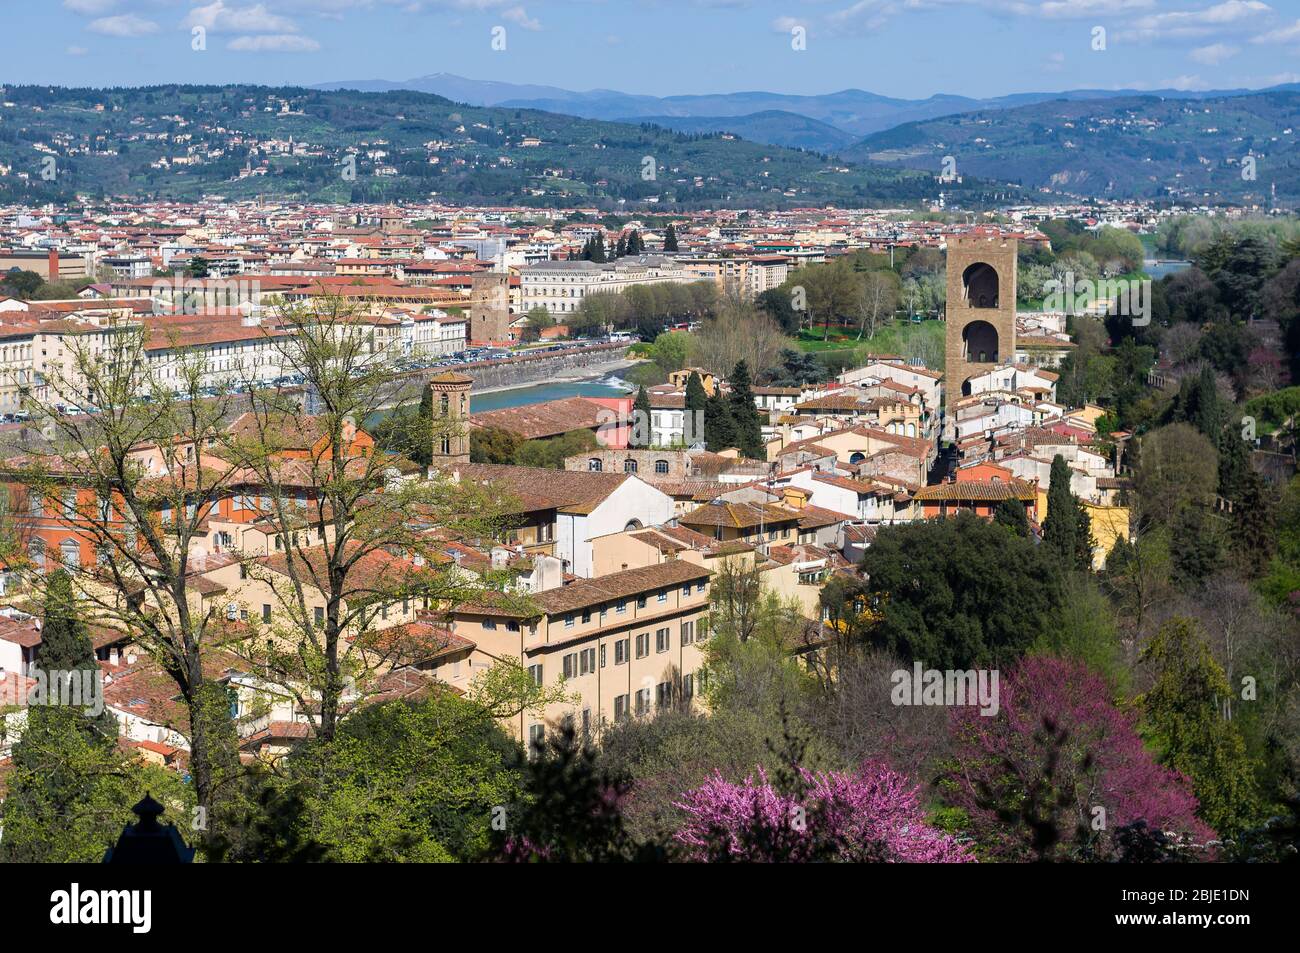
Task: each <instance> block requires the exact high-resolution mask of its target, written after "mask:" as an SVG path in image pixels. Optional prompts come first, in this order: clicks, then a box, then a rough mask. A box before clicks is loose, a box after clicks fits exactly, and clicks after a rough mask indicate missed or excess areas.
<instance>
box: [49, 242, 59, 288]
mask: <svg viewBox="0 0 1300 953" xmlns="http://www.w3.org/2000/svg"><path fill="white" fill-rule="evenodd" d="M48 270H49V273H50V277H49V278H48V279H47V280H48V281H49V282H50V284H54V282H56V281H58V280H59V250H58V249H57V248H51V249H50V258H49V268H48Z"/></svg>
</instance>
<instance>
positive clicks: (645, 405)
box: [629, 384, 654, 450]
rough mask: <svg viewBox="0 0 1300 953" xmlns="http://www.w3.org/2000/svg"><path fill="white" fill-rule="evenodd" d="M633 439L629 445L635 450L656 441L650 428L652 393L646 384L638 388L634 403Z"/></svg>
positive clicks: (642, 448)
mask: <svg viewBox="0 0 1300 953" xmlns="http://www.w3.org/2000/svg"><path fill="white" fill-rule="evenodd" d="M632 410H633V414H632V439H631V440H630V441H629V446H631V447H632V448H633V449H635V450H644V449H645V448H646V447H648V446H650V445H651V444H652V443H654V438H653V436H652V434H651V430H650V395H649V394H647V393H646V389H645V385H644V384H642V385H641V386H640V387H638V388H637V389H636V401H635V402H634V403H633V405H632Z"/></svg>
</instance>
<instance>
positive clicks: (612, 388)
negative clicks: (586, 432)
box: [470, 375, 631, 413]
mask: <svg viewBox="0 0 1300 953" xmlns="http://www.w3.org/2000/svg"><path fill="white" fill-rule="evenodd" d="M619 382H620V378H617V377H614V376H611V375H606V376H605V377H601V378H599V379H598V380H589V381H553V382H550V383H546V384H529V385H528V386H527V387H511V388H510V389H508V390H493V391H488V392H487V393H485V394H477V393H476V394H471V396H470V411H471V412H472V413H478V412H479V411H483V410H500V409H502V408H503V407H523V406H525V405H527V404H540V403H542V401H546V400H559V399H560V398H561V397H626V396H627V395H628V394H629V393H631V392H630V391H629V390H628V388H627V385H626V384H621V385H620V383H619Z"/></svg>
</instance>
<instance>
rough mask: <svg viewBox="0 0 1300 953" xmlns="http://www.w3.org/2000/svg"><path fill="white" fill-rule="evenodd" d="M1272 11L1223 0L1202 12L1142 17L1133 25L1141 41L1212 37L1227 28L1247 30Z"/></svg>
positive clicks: (1257, 0)
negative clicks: (1255, 21) (1257, 19)
mask: <svg viewBox="0 0 1300 953" xmlns="http://www.w3.org/2000/svg"><path fill="white" fill-rule="evenodd" d="M1272 12H1273V8H1272V7H1270V6H1269V5H1268V4H1267V3H1263V2H1261V0H1224V2H1223V3H1216V4H1215V5H1214V6H1211V7H1206V8H1205V9H1203V10H1172V11H1170V12H1168V13H1153V14H1151V15H1150V16H1145V17H1140V18H1138V19H1137V20H1136V21H1135V22H1134V24H1133V34H1134V35H1136V36H1138V37H1140V38H1142V39H1162V38H1168V37H1197V36H1209V35H1212V34H1215V33H1218V32H1219V31H1220V30H1222V29H1224V28H1233V29H1248V28H1250V26H1251V21H1254V20H1255V19H1256V18H1258V17H1261V16H1264V15H1267V14H1270V13H1272Z"/></svg>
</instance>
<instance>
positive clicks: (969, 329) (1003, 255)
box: [943, 236, 1016, 411]
mask: <svg viewBox="0 0 1300 953" xmlns="http://www.w3.org/2000/svg"><path fill="white" fill-rule="evenodd" d="M947 324H948V327H947V331H946V342H945V366H944V375H943V376H944V392H945V399H944V406H945V408H946V409H947V410H949V411H951V410H952V407H953V404H954V403H956V401H957V400H959V399H960V398H961V397H963V396H964V395H966V394H968V393H969V384H968V382H969V381H970V379H971V378H972V377H974V376H976V375H978V374H983V373H985V372H986V371H990V370H992V369H993V368H995V367H997V366H998V365H1000V364H1010V363H1011V362H1012V361H1014V360H1015V357H1016V241H1015V239H1014V238H1001V237H996V236H990V237H982V236H981V237H972V238H953V239H950V240H949V241H948V303H947Z"/></svg>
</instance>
